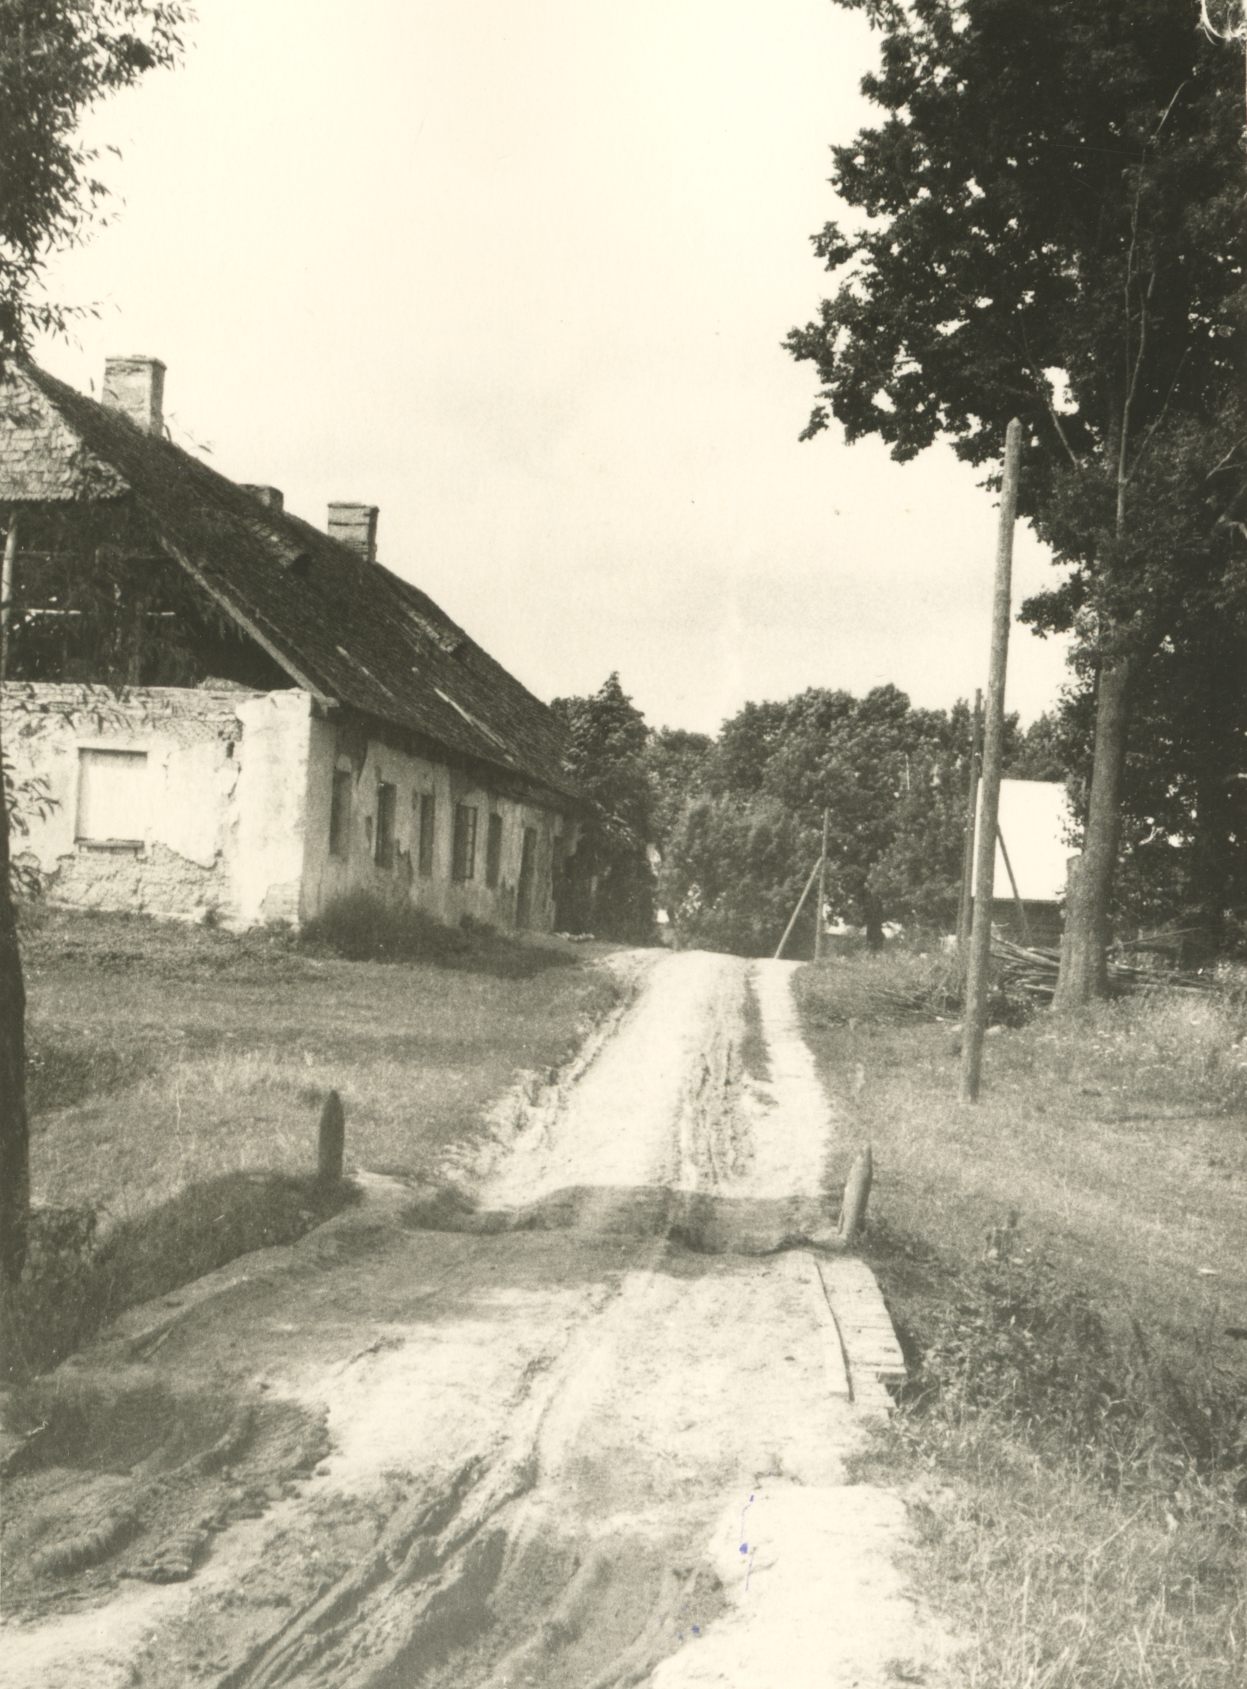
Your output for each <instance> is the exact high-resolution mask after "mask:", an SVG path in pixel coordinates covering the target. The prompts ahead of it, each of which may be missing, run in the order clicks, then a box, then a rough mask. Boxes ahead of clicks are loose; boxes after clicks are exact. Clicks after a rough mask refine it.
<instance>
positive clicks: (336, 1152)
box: [316, 1091, 346, 1185]
mask: <svg viewBox="0 0 1247 1689" xmlns="http://www.w3.org/2000/svg"><path fill="white" fill-rule="evenodd" d="M345 1146H346V1112H345V1110H344V1109H343V1107H342V1098H341V1097H340V1096H339V1095H338V1093H337V1092H336V1091H330V1093H329V1095H328V1096H327V1097H326V1098H325V1105H324V1107H323V1108H322V1109H321V1111H320V1132H319V1134H318V1137H317V1143H316V1178H317V1182H318V1183H319V1184H322V1185H336V1184H337V1182H338V1180H339V1179H340V1178H341V1177H342V1151H343V1149H344V1148H345Z"/></svg>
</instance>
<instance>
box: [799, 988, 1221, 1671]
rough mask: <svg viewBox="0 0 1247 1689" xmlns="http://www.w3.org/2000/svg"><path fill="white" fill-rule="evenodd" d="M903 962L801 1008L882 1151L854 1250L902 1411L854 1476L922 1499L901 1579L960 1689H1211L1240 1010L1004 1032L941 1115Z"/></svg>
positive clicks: (1107, 1018)
mask: <svg viewBox="0 0 1247 1689" xmlns="http://www.w3.org/2000/svg"><path fill="white" fill-rule="evenodd" d="M898 961H899V966H898V967H897V969H896V975H897V976H899V978H898V977H893V978H892V979H891V980H890V979H889V974H890V973H891V970H892V967H893V964H892V962H891V961H890V960H888V961H884V962H880V963H871V962H866V961H863V962H860V963H841V964H834V963H833V964H826V965H824V966H822V967H820V968H818V969H813V968H810V969H806V970H805V971H804V972H803V974H802V975H801V976H799V987H798V989H799V993H800V996H801V999H802V1005H803V1012H804V1017H805V1022H806V1028H807V1032H808V1034H809V1036H810V1039H811V1043H812V1045H813V1047H814V1049H815V1051H816V1054H817V1057H818V1059H819V1061H820V1064H821V1066H822V1070H823V1072H824V1075H825V1076H826V1078H827V1080H828V1081H829V1084H830V1086H831V1088H832V1090H833V1092H834V1093H835V1094H836V1095H837V1096H838V1097H839V1098H841V1099H843V1107H844V1109H845V1111H846V1114H847V1115H848V1116H849V1121H850V1124H849V1127H848V1137H849V1139H850V1140H851V1142H852V1143H856V1142H857V1141H859V1140H862V1139H866V1140H869V1141H870V1142H871V1143H872V1144H873V1147H874V1151H875V1168H876V1184H875V1192H874V1195H873V1198H872V1214H873V1219H872V1233H871V1239H870V1244H869V1249H870V1253H871V1259H872V1263H873V1264H874V1266H875V1268H876V1271H877V1272H878V1274H879V1277H880V1280H881V1282H882V1283H883V1285H884V1289H885V1293H886V1294H887V1296H888V1298H889V1301H890V1303H891V1305H892V1308H893V1312H894V1315H895V1317H896V1319H897V1322H898V1325H899V1326H900V1327H901V1329H902V1335H903V1338H904V1340H905V1341H906V1343H907V1346H908V1348H909V1352H910V1357H909V1358H910V1361H911V1370H912V1374H913V1389H912V1390H911V1392H910V1394H909V1397H908V1399H907V1400H906V1402H905V1403H904V1404H903V1406H902V1410H901V1411H900V1413H898V1415H897V1416H896V1419H895V1421H894V1424H893V1426H892V1428H891V1429H890V1430H889V1431H888V1432H887V1433H886V1434H885V1438H884V1441H883V1444H882V1445H881V1447H880V1449H879V1450H878V1451H877V1452H876V1455H875V1456H874V1457H873V1459H874V1461H875V1463H876V1466H878V1463H879V1462H880V1461H881V1462H882V1468H881V1470H880V1471H879V1475H880V1476H881V1477H884V1478H885V1481H886V1480H894V1478H895V1474H896V1469H897V1462H898V1461H900V1462H901V1463H902V1464H903V1467H904V1469H905V1470H906V1471H908V1473H909V1475H910V1476H911V1478H912V1479H913V1480H914V1482H915V1486H916V1493H918V1494H921V1495H923V1496H925V1498H926V1501H925V1505H924V1507H923V1508H922V1517H923V1520H924V1527H925V1528H924V1531H923V1546H922V1550H921V1553H920V1556H919V1564H918V1572H919V1576H920V1578H921V1579H922V1581H923V1582H924V1583H925V1585H926V1587H927V1590H928V1593H929V1594H930V1596H931V1597H932V1599H933V1600H935V1601H936V1603H937V1604H938V1605H940V1606H941V1607H943V1608H944V1609H945V1610H946V1611H947V1612H948V1613H949V1614H950V1615H951V1616H952V1617H953V1618H954V1620H955V1622H956V1623H957V1624H958V1626H959V1627H960V1628H961V1630H962V1633H963V1634H964V1635H965V1636H966V1637H967V1639H968V1642H969V1646H968V1651H967V1654H966V1656H965V1658H964V1660H963V1661H962V1663H961V1666H960V1668H959V1671H960V1676H959V1677H958V1681H959V1682H965V1683H966V1684H967V1685H971V1686H973V1689H1108V1686H1109V1685H1114V1686H1117V1685H1123V1686H1124V1685H1130V1686H1132V1689H1153V1686H1155V1689H1194V1686H1195V1685H1196V1684H1199V1685H1201V1686H1210V1689H1229V1686H1230V1685H1231V1684H1238V1683H1240V1682H1242V1681H1243V1680H1244V1676H1245V1675H1247V1641H1245V1638H1247V1532H1245V1529H1244V1524H1245V1514H1247V1508H1245V1506H1244V1502H1247V1412H1245V1410H1244V1403H1245V1402H1247V1353H1245V1351H1247V1343H1244V1342H1243V1341H1242V1340H1241V1339H1240V1338H1237V1337H1235V1336H1233V1335H1232V1333H1233V1332H1236V1331H1241V1330H1244V1329H1247V1050H1245V1048H1244V1043H1243V1033H1244V1027H1245V1024H1247V1022H1245V1019H1244V1011H1243V1004H1242V998H1241V995H1238V996H1236V995H1235V994H1234V993H1233V992H1227V993H1225V994H1222V995H1220V996H1216V997H1213V996H1203V995H1201V996H1198V997H1190V996H1182V997H1176V996H1168V995H1166V994H1165V993H1163V992H1157V993H1155V994H1153V995H1151V996H1142V997H1134V998H1130V999H1124V1000H1121V1001H1119V1002H1117V1003H1113V1004H1106V1005H1101V1006H1098V1007H1097V1008H1095V1009H1094V1010H1092V1011H1090V1012H1089V1013H1088V1014H1087V1015H1086V1016H1085V1017H1083V1018H1081V1019H1079V1020H1078V1021H1076V1022H1073V1021H1070V1022H1063V1021H1059V1020H1057V1019H1055V1018H1054V1017H1052V1016H1051V1015H1050V1014H1047V1013H1043V1014H1041V1015H1039V1016H1037V1017H1036V1018H1035V1019H1034V1020H1032V1021H1031V1022H1030V1023H1029V1024H1028V1025H1025V1026H1022V1027H1017V1028H1012V1029H1010V1028H1002V1029H1000V1030H998V1031H996V1032H994V1033H993V1034H992V1036H991V1037H990V1038H989V1039H988V1041H987V1055H986V1061H985V1067H984V1082H983V1095H982V1100H981V1102H980V1103H979V1104H978V1105H977V1106H975V1107H963V1106H962V1105H960V1104H959V1103H958V1101H957V1081H958V1057H957V1049H956V1030H955V1028H953V1027H952V1026H950V1025H947V1024H945V1025H941V1024H938V1023H936V1022H934V1021H927V1022H917V1021H915V1020H913V1019H912V1018H906V1019H904V1020H903V1021H898V1019H897V1017H896V1012H895V1009H894V1007H890V1006H889V994H890V992H891V991H892V990H893V988H894V987H895V986H903V987H904V989H905V990H906V991H908V990H910V988H911V987H912V986H913V985H914V983H915V981H916V980H918V979H919V976H920V975H921V973H922V970H923V969H924V968H925V967H926V966H927V964H925V963H922V962H919V961H918V960H917V959H915V958H912V957H903V958H899V959H898ZM859 1064H860V1065H859ZM863 1075H864V1079H863ZM855 1078H856V1080H857V1083H856V1084H855V1083H854V1080H855ZM855 1091H856V1092H857V1095H856V1097H854V1092H855ZM1013 1212H1016V1214H1017V1216H1018V1224H1017V1225H1016V1227H1011V1226H1010V1224H1009V1217H1010V1214H1011V1213H1013ZM989 1242H990V1244H991V1245H992V1248H991V1253H992V1254H993V1255H995V1256H1001V1255H1003V1257H1004V1259H994V1260H992V1261H991V1262H990V1263H985V1261H984V1257H985V1254H987V1253H988V1244H989Z"/></svg>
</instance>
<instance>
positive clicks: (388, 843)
mask: <svg viewBox="0 0 1247 1689" xmlns="http://www.w3.org/2000/svg"><path fill="white" fill-rule="evenodd" d="M395 797H396V793H395V790H394V787H393V786H390V785H387V783H386V782H385V781H384V780H382V781H379V782H378V785H377V830H376V833H375V835H374V837H373V841H372V859H373V861H374V862H375V863H376V865H377V867H378V868H392V867H393V866H394V803H395Z"/></svg>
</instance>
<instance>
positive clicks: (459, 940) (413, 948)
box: [299, 891, 574, 979]
mask: <svg viewBox="0 0 1247 1689" xmlns="http://www.w3.org/2000/svg"><path fill="white" fill-rule="evenodd" d="M299 943H300V946H301V948H302V949H304V950H306V951H308V952H310V953H312V954H317V953H319V952H325V951H328V952H330V953H332V954H333V955H335V956H344V957H346V958H347V960H349V961H353V962H424V963H427V964H429V965H431V966H433V967H440V968H461V969H464V970H466V971H467V972H471V973H490V974H494V975H496V976H497V977H498V978H500V979H528V978H531V976H532V975H533V974H536V973H540V972H541V971H542V970H543V969H546V968H552V967H554V968H557V967H568V966H572V965H574V958H573V957H571V956H568V955H567V954H566V953H565V952H564V951H562V950H560V949H554V948H547V947H544V946H541V945H537V944H533V943H528V942H523V941H521V940H518V939H514V938H510V937H508V936H507V935H506V934H504V933H500V932H498V931H497V930H496V929H495V928H493V927H491V926H488V925H487V924H485V923H484V922H481V921H474V920H472V919H471V917H470V916H465V917H464V919H463V920H462V921H461V922H460V923H459V925H458V926H457V927H450V926H447V925H446V924H445V923H444V922H442V921H438V920H435V919H434V917H433V916H432V915H430V914H429V913H428V912H427V911H426V910H423V909H417V908H414V907H413V906H412V905H411V904H410V903H387V902H386V901H385V900H384V899H382V898H379V897H376V896H374V895H373V893H371V892H367V891H352V892H346V893H344V895H343V896H341V897H337V898H334V899H333V901H332V902H331V903H329V904H328V905H327V906H326V908H325V909H324V911H323V912H322V913H321V914H320V915H318V916H316V918H315V919H314V920H312V921H309V922H308V923H307V925H306V926H305V927H304V929H303V931H302V934H301V935H300V939H299Z"/></svg>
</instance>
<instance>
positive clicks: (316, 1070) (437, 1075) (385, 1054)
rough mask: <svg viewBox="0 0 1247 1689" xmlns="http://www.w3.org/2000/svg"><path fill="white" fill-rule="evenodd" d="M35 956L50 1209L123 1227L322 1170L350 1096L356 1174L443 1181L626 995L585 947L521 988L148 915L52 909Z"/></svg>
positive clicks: (29, 942) (42, 1136) (38, 1178)
mask: <svg viewBox="0 0 1247 1689" xmlns="http://www.w3.org/2000/svg"><path fill="white" fill-rule="evenodd" d="M25 954H26V959H27V989H28V994H29V999H30V1043H31V1053H32V1062H31V1068H32V1086H31V1097H32V1105H33V1110H34V1118H33V1122H32V1151H31V1153H32V1177H33V1185H34V1192H35V1196H36V1200H40V1201H45V1202H52V1203H57V1204H64V1203H77V1202H89V1203H93V1204H95V1205H97V1206H98V1207H100V1208H101V1209H102V1210H103V1214H104V1219H105V1222H106V1223H108V1222H110V1221H116V1220H121V1219H124V1218H127V1217H132V1216H134V1215H135V1214H136V1213H138V1212H141V1211H142V1210H143V1209H145V1208H149V1207H152V1206H154V1205H155V1204H157V1203H160V1202H163V1201H165V1200H167V1199H168V1198H169V1197H170V1196H171V1195H173V1194H174V1193H175V1192H176V1191H178V1190H179V1189H181V1188H182V1187H183V1186H185V1185H187V1184H189V1183H192V1182H194V1181H197V1180H200V1179H206V1178H213V1177H217V1176H220V1175H224V1174H230V1173H238V1172H247V1171H252V1170H256V1169H261V1168H263V1169H267V1170H273V1171H280V1172H287V1173H292V1174H297V1173H302V1172H305V1171H307V1170H308V1168H309V1167H310V1166H312V1165H314V1156H315V1133H316V1124H317V1118H318V1112H319V1108H320V1104H321V1101H322V1100H323V1097H324V1094H325V1092H326V1091H327V1090H328V1089H329V1088H330V1087H333V1088H335V1089H336V1090H337V1091H338V1092H339V1093H340V1095H341V1096H342V1099H343V1102H344V1104H345V1107H346V1116H347V1151H346V1162H347V1166H348V1168H349V1167H351V1166H359V1167H368V1168H374V1169H378V1168H384V1169H395V1170H402V1171H407V1172H411V1173H414V1174H416V1175H420V1174H424V1173H429V1172H431V1170H432V1169H433V1168H434V1166H435V1165H436V1164H437V1162H438V1161H439V1160H440V1159H441V1157H442V1155H443V1154H444V1152H445V1150H446V1149H447V1147H448V1146H449V1145H450V1144H451V1143H453V1142H455V1141H456V1140H457V1139H461V1138H463V1137H465V1136H471V1135H472V1134H474V1133H475V1132H477V1131H478V1130H479V1129H480V1123H481V1119H482V1116H483V1114H484V1113H485V1111H486V1110H487V1108H488V1107H489V1105H490V1104H491V1103H492V1102H493V1101H494V1100H495V1099H496V1098H497V1097H498V1096H499V1095H500V1094H501V1093H502V1092H503V1091H504V1090H505V1089H506V1088H507V1086H508V1085H510V1084H511V1083H512V1081H513V1079H514V1078H515V1076H516V1073H517V1072H518V1071H519V1070H522V1069H536V1070H539V1071H544V1070H547V1069H549V1068H552V1067H556V1066H558V1065H559V1064H561V1063H562V1062H563V1061H564V1060H565V1059H566V1058H567V1056H568V1055H569V1054H570V1053H571V1051H572V1050H573V1049H574V1048H575V1047H576V1045H577V1043H578V1042H579V1039H580V1037H581V1035H582V1032H583V1029H584V1026H585V1024H586V1023H588V1022H589V1021H591V1020H592V1019H594V1018H595V1017H596V1016H598V1015H599V1014H601V1013H602V1012H603V1011H604V1010H605V1008H606V1007H608V1006H609V1004H610V1003H611V1002H612V1001H613V1000H614V996H615V987H614V986H613V984H612V982H611V979H610V977H609V976H608V975H607V974H606V973H605V971H604V970H600V969H597V968H593V967H589V966H585V965H583V963H582V962H581V961H580V960H579V955H580V952H577V956H576V959H575V960H568V961H567V963H566V965H560V966H548V967H545V968H543V969H542V970H541V971H540V972H537V973H534V974H533V975H532V976H531V977H529V978H526V979H516V978H514V977H498V976H497V975H496V974H495V973H492V972H490V971H486V970H485V969H484V966H483V967H482V970H481V971H472V970H471V969H469V968H468V967H465V966H464V965H463V964H462V960H461V959H460V960H457V963H456V965H455V966H454V967H453V968H451V969H444V968H441V967H438V966H435V965H431V964H395V965H386V964H380V963H368V962H347V961H341V960H337V959H335V958H332V957H329V956H309V955H306V954H303V953H301V952H300V951H298V950H297V949H295V948H294V946H293V945H292V943H291V942H290V940H289V939H288V938H284V937H282V936H280V935H276V936H273V935H269V936H264V935H241V936H233V935H229V934H224V933H216V932H207V931H204V930H203V929H187V928H172V929H171V928H169V927H168V926H163V925H160V924H158V923H156V922H153V921H146V920H143V919H141V918H138V917H122V916H81V915H75V916H70V915H66V914H61V913H57V912H52V911H48V912H47V913H46V914H45V915H44V917H43V919H42V921H41V922H40V924H39V926H38V928H37V929H36V930H35V931H34V932H33V933H28V934H27V937H26V943H25ZM488 956H489V953H488V951H487V950H486V951H483V952H482V963H483V964H484V963H487V962H488ZM558 960H559V961H560V962H562V961H564V960H565V958H563V957H561V956H560V957H559V958H558ZM509 965H510V963H509V961H508V966H509Z"/></svg>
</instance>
